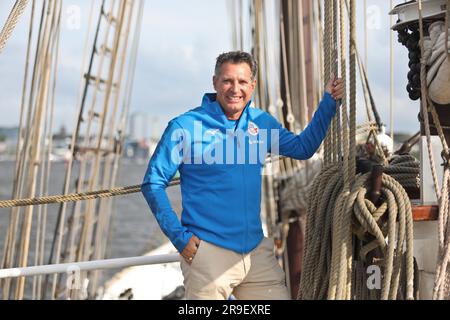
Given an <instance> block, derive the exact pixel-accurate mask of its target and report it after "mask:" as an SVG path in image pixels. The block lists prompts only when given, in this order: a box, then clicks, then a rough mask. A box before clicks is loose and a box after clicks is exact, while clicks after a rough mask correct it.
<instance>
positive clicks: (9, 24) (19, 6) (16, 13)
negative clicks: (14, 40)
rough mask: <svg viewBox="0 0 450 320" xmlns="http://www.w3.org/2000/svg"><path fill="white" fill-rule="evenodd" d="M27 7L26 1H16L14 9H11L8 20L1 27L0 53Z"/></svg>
mask: <svg viewBox="0 0 450 320" xmlns="http://www.w3.org/2000/svg"><path fill="white" fill-rule="evenodd" d="M27 5H28V0H17V1H16V3H15V4H14V7H13V8H12V10H11V12H10V14H9V16H8V19H6V22H5V25H4V26H3V29H2V31H1V33H0V53H1V52H2V51H3V49H4V48H5V46H6V42H8V40H9V38H10V37H11V34H12V32H13V31H14V28H15V27H16V25H17V23H18V22H19V19H20V17H21V16H22V14H23V12H24V11H25V8H26V7H27Z"/></svg>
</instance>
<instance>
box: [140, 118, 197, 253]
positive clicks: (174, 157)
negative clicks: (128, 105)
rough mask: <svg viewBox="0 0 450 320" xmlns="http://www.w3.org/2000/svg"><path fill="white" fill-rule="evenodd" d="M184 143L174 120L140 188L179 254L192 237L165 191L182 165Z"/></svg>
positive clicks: (157, 148) (156, 151)
mask: <svg viewBox="0 0 450 320" xmlns="http://www.w3.org/2000/svg"><path fill="white" fill-rule="evenodd" d="M182 140H183V130H182V128H181V127H180V126H179V125H178V123H177V122H176V121H174V120H172V121H171V122H169V125H168V126H167V128H166V130H165V131H164V134H163V135H162V137H161V140H160V141H159V143H158V146H157V147H156V150H155V152H154V154H153V156H152V158H151V159H150V162H149V164H148V168H147V171H146V173H145V176H144V181H143V183H142V188H141V190H142V194H143V195H144V197H145V199H146V200H147V203H148V205H149V206H150V209H151V211H152V212H153V214H154V215H155V218H156V220H157V221H158V223H159V226H160V227H161V230H162V231H163V232H164V234H165V235H166V236H167V237H168V238H169V239H170V241H171V242H172V244H173V245H174V246H175V248H177V250H178V251H179V252H180V253H181V252H182V251H183V249H184V248H185V247H186V245H187V244H188V242H189V239H190V238H191V237H192V235H193V234H192V233H191V232H189V231H188V230H187V228H186V227H183V226H182V225H181V222H180V220H179V219H178V216H177V214H176V213H175V211H174V210H173V209H172V207H171V205H170V202H169V198H168V197H167V193H166V188H167V185H168V184H169V183H170V181H171V180H172V178H173V177H174V175H175V173H176V172H177V170H178V168H179V166H180V165H181V162H182V157H183V155H182V153H183V152H182V143H183V141H182Z"/></svg>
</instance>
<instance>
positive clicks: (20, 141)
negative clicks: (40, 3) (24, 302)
mask: <svg viewBox="0 0 450 320" xmlns="http://www.w3.org/2000/svg"><path fill="white" fill-rule="evenodd" d="M35 4H36V3H35V1H34V0H33V1H32V5H31V16H30V22H29V28H28V41H27V51H26V58H25V71H24V73H25V74H24V80H23V84H22V98H21V103H20V116H19V132H18V137H17V144H16V157H15V159H16V161H15V166H14V172H15V175H14V180H13V192H12V197H13V198H15V197H16V192H17V185H18V181H17V179H18V175H19V167H20V166H19V163H20V161H19V159H20V158H19V156H20V152H21V149H22V144H23V133H24V132H23V131H24V127H23V125H24V123H23V122H24V119H23V118H24V114H25V96H26V88H27V83H28V71H29V64H30V53H31V42H32V36H33V22H34V13H35ZM11 220H12V217H11ZM11 230H12V224H11V223H10V226H9V228H8V231H7V235H6V240H5V243H4V248H3V255H2V261H1V266H3V267H6V266H5V258H6V252H7V248H8V246H9V243H10V242H11V241H12V239H11V238H10V237H11ZM0 283H1V280H0Z"/></svg>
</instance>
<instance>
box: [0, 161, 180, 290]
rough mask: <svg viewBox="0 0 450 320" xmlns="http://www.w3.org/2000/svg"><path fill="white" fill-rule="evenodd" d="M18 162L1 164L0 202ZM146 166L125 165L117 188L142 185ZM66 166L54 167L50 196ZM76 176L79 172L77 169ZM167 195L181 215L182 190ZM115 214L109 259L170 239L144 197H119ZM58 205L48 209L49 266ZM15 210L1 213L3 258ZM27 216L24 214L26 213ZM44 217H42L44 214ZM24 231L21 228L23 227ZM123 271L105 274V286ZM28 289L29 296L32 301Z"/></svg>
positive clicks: (31, 260) (56, 191) (57, 189)
mask: <svg viewBox="0 0 450 320" xmlns="http://www.w3.org/2000/svg"><path fill="white" fill-rule="evenodd" d="M14 165H15V164H14V162H10V161H5V162H0V199H1V200H5V199H10V198H11V193H12V188H13V180H14ZM146 166H147V164H146V163H131V162H124V163H122V166H121V169H120V170H119V173H118V182H117V186H130V185H136V184H140V183H141V182H142V179H143V176H144V174H145V170H146ZM66 169H67V167H66V164H65V163H62V162H55V163H52V165H51V175H50V183H49V192H48V193H49V195H56V194H61V191H62V188H63V187H62V186H63V183H64V176H65V172H66ZM74 172H77V170H76V167H74ZM167 193H168V195H169V198H170V200H171V203H172V206H173V208H174V210H175V211H176V212H177V213H180V212H181V194H180V189H179V186H176V187H171V188H168V189H167ZM112 207H113V213H112V221H111V223H112V228H111V234H110V240H109V243H108V246H107V257H106V258H124V257H134V256H140V255H142V254H144V253H146V252H148V251H151V250H153V249H155V248H157V247H159V246H160V245H162V244H163V243H165V242H167V238H166V237H165V236H164V234H163V233H162V232H161V230H160V228H159V226H158V223H157V222H156V220H155V218H154V216H153V214H152V213H151V211H150V209H149V207H148V205H147V202H146V201H145V199H144V197H143V196H142V194H141V193H137V194H131V195H126V196H119V197H116V198H115V199H114V202H113V206H112ZM58 208H59V205H58V204H51V205H48V209H47V210H48V212H47V227H46V230H47V231H46V235H45V237H46V240H45V259H44V261H45V263H44V264H47V263H48V259H49V254H50V248H51V245H52V240H53V236H54V231H55V226H56V221H57V213H58ZM70 208H71V206H68V210H67V214H69V213H70V212H71V211H70ZM10 212H11V209H0V250H1V254H2V256H3V251H4V243H5V238H6V234H7V230H8V225H9V220H10V217H9V216H10ZM22 212H23V211H22ZM41 214H42V213H41ZM37 216H38V208H37V207H36V208H35V210H34V213H33V228H32V229H33V232H32V235H31V241H30V251H29V252H30V254H29V257H28V265H29V266H31V265H34V262H35V256H34V252H35V245H36V244H35V242H36V233H35V230H36V222H37ZM19 230H20V226H19ZM118 271H120V270H115V269H110V270H105V271H103V273H102V280H101V281H102V283H103V282H104V281H107V280H108V279H110V278H111V277H112V276H113V275H114V274H115V273H116V272H118ZM31 283H32V279H27V288H30V287H31ZM29 291H30V290H28V289H27V296H28V298H30V297H29Z"/></svg>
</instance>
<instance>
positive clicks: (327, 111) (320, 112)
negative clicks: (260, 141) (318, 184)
mask: <svg viewBox="0 0 450 320" xmlns="http://www.w3.org/2000/svg"><path fill="white" fill-rule="evenodd" d="M335 115H336V100H334V99H333V97H332V96H331V94H329V93H327V92H326V93H325V94H324V96H323V99H322V101H321V102H320V104H319V108H318V109H317V111H316V113H315V114H314V117H313V118H312V120H311V122H310V123H309V125H308V126H307V127H306V129H305V130H303V132H302V133H300V134H299V135H296V134H294V133H292V132H290V131H289V130H287V129H286V128H284V127H283V126H282V125H281V124H280V123H279V122H278V121H277V120H276V119H275V118H273V121H275V122H276V123H274V126H273V127H275V128H276V129H278V139H276V138H275V137H272V139H271V147H270V149H271V152H272V153H274V154H280V155H283V156H286V157H290V158H294V159H297V160H306V159H309V158H311V157H312V156H313V155H314V154H315V153H316V151H317V149H319V147H320V145H321V144H322V141H323V140H324V139H325V136H326V134H327V131H328V127H329V126H330V123H331V120H332V119H333V117H334V116H335Z"/></svg>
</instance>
